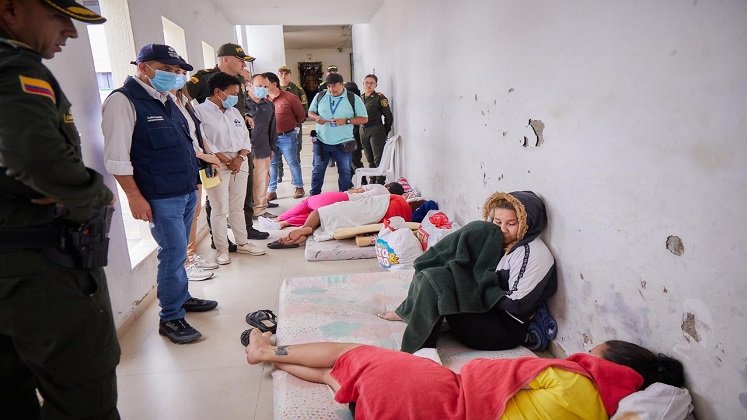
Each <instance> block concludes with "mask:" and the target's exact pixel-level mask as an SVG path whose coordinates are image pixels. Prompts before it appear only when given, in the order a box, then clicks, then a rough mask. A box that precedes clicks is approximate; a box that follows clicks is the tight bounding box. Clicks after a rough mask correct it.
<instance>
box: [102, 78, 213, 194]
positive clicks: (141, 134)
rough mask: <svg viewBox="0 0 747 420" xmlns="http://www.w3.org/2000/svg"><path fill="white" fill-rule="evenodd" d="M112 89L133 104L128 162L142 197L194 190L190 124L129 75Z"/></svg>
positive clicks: (168, 104) (173, 106)
mask: <svg viewBox="0 0 747 420" xmlns="http://www.w3.org/2000/svg"><path fill="white" fill-rule="evenodd" d="M114 92H120V93H122V94H124V95H125V96H127V98H128V99H129V100H130V102H131V103H132V105H133V106H134V107H135V115H136V117H135V130H134V132H133V133H132V147H131V148H130V161H131V162H132V167H133V176H134V178H135V183H136V184H137V186H138V189H140V193H141V194H142V195H143V197H145V198H146V199H148V200H155V199H159V198H168V197H174V196H177V195H182V194H188V193H190V192H192V191H194V190H195V189H196V181H195V175H196V174H197V169H198V167H197V157H196V156H195V151H194V148H193V147H192V138H191V137H190V136H189V125H188V124H187V120H186V119H185V118H184V115H183V114H182V112H181V111H180V110H179V108H177V106H176V104H175V103H174V102H173V101H172V100H168V101H166V103H165V104H164V103H163V102H161V101H159V100H158V99H155V98H154V97H152V96H151V95H150V94H149V93H148V92H147V91H146V90H145V89H143V87H142V86H140V84H139V83H138V82H137V81H136V80H135V79H133V78H132V77H131V76H130V77H127V80H125V83H124V86H123V87H121V88H119V89H117V90H115V91H114ZM112 93H113V92H112Z"/></svg>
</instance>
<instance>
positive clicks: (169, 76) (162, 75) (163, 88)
mask: <svg viewBox="0 0 747 420" xmlns="http://www.w3.org/2000/svg"><path fill="white" fill-rule="evenodd" d="M146 66H148V65H147V64H146ZM148 68H149V69H151V70H153V71H154V72H156V75H155V76H154V77H149V79H150V85H151V86H153V89H155V90H157V91H159V92H168V91H170V90H171V89H174V86H176V76H177V75H176V73H170V72H168V71H163V70H156V69H154V68H153V67H151V66H148Z"/></svg>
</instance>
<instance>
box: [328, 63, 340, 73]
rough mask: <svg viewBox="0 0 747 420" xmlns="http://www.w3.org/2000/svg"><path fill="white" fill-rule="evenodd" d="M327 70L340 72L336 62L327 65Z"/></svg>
mask: <svg viewBox="0 0 747 420" xmlns="http://www.w3.org/2000/svg"><path fill="white" fill-rule="evenodd" d="M327 71H329V72H334V73H337V72H338V70H337V66H336V65H334V64H330V65H328V66H327Z"/></svg>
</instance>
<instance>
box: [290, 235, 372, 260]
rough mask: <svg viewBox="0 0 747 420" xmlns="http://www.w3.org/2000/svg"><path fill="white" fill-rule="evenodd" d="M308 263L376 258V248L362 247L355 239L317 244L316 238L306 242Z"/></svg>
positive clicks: (305, 254)
mask: <svg viewBox="0 0 747 420" xmlns="http://www.w3.org/2000/svg"><path fill="white" fill-rule="evenodd" d="M304 256H305V257H306V261H341V260H360V259H364V258H376V248H375V247H372V246H365V247H360V246H358V245H356V244H355V239H342V240H339V239H333V240H331V241H321V242H317V241H315V240H314V238H309V239H308V240H306V248H305V251H304Z"/></svg>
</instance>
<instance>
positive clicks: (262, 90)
mask: <svg viewBox="0 0 747 420" xmlns="http://www.w3.org/2000/svg"><path fill="white" fill-rule="evenodd" d="M254 96H256V97H258V98H259V99H262V98H266V97H267V88H266V87H264V86H255V87H254Z"/></svg>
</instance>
